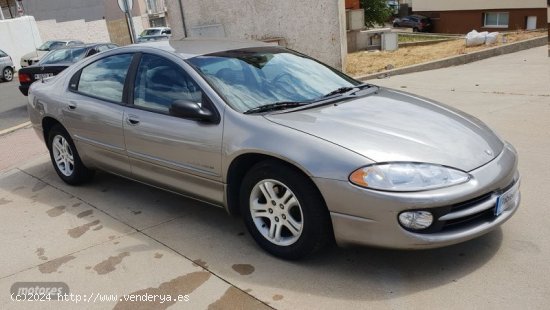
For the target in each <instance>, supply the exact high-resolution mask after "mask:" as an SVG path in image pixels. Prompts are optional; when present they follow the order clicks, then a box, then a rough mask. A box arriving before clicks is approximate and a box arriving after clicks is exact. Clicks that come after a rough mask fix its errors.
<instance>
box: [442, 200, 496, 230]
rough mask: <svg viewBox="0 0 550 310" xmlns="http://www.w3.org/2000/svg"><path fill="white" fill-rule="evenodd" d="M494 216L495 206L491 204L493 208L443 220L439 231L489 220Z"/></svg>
mask: <svg viewBox="0 0 550 310" xmlns="http://www.w3.org/2000/svg"><path fill="white" fill-rule="evenodd" d="M494 218H495V208H494V206H493V208H489V209H487V210H485V211H481V212H478V213H474V214H472V215H468V216H465V217H461V218H457V219H453V220H448V221H445V224H444V225H443V227H442V229H441V231H449V230H453V229H457V228H460V227H464V226H467V225H472V224H475V223H481V222H485V221H490V220H492V219H494Z"/></svg>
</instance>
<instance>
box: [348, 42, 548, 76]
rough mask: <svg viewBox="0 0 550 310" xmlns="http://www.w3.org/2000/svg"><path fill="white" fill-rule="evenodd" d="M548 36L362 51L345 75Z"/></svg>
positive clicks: (350, 58)
mask: <svg viewBox="0 0 550 310" xmlns="http://www.w3.org/2000/svg"><path fill="white" fill-rule="evenodd" d="M545 35H547V32H546V31H531V32H511V33H506V34H500V35H499V37H498V40H497V43H496V44H493V45H489V46H487V45H481V46H474V47H466V45H465V40H464V39H458V40H455V41H447V42H440V43H434V44H431V45H425V46H409V47H401V48H399V49H398V50H396V51H384V52H380V51H370V52H369V51H360V52H355V53H351V54H349V55H348V57H347V66H346V70H347V71H346V72H347V73H348V74H350V75H352V76H361V75H366V74H370V73H376V72H381V71H384V70H389V69H394V68H400V67H406V66H410V65H415V64H419V63H424V62H429V61H433V60H437V59H442V58H446V57H450V56H456V55H461V54H468V53H471V52H476V51H480V50H483V49H487V48H491V47H495V46H499V45H503V44H506V43H503V36H506V42H507V43H512V42H517V41H522V40H527V39H531V38H535V37H540V36H545Z"/></svg>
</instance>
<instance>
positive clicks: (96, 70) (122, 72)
mask: <svg viewBox="0 0 550 310" xmlns="http://www.w3.org/2000/svg"><path fill="white" fill-rule="evenodd" d="M131 62H132V54H121V55H114V56H109V57H105V58H102V59H100V60H98V61H96V62H94V63H92V64H90V65H88V66H87V67H84V68H83V69H82V70H81V73H80V79H79V82H78V85H75V86H76V90H77V91H78V92H80V93H82V94H85V95H89V96H92V97H97V98H100V99H105V100H108V101H112V102H117V103H120V102H122V94H123V92H124V82H125V81H126V75H127V74H128V68H129V67H130V63H131ZM71 84H72V83H71Z"/></svg>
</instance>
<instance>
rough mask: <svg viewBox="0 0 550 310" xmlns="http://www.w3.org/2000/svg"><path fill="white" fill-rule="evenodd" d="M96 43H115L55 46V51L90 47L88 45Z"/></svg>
mask: <svg viewBox="0 0 550 310" xmlns="http://www.w3.org/2000/svg"><path fill="white" fill-rule="evenodd" d="M97 45H116V44H115V43H85V44H74V45H67V46H62V47H60V48H56V49H55V51H57V50H66V49H71V48H90V47H94V46H97Z"/></svg>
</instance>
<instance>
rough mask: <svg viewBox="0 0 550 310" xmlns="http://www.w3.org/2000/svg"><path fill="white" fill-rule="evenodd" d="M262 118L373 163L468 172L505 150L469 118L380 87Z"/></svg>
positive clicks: (478, 123)
mask: <svg viewBox="0 0 550 310" xmlns="http://www.w3.org/2000/svg"><path fill="white" fill-rule="evenodd" d="M265 117H266V118H267V119H268V120H270V121H272V122H274V123H277V124H280V125H283V126H286V127H290V128H293V129H296V130H299V131H302V132H305V133H308V134H310V135H312V136H316V137H318V138H321V139H324V140H327V141H330V142H332V143H335V144H337V145H340V146H342V147H344V148H346V149H349V150H351V151H353V152H356V153H359V154H361V155H363V156H365V157H368V158H370V159H371V160H374V161H376V162H388V161H411V162H426V163H434V164H441V165H446V166H450V167H454V168H458V169H461V170H463V171H471V170H473V169H475V168H477V167H480V166H482V165H484V164H486V163H487V162H489V161H491V160H492V159H493V158H495V157H496V156H497V155H498V154H499V153H500V152H501V151H502V149H503V146H504V144H503V142H502V141H501V140H500V139H499V138H498V137H497V136H496V135H495V134H494V133H493V131H491V130H490V129H489V128H488V127H487V126H486V125H485V124H483V123H482V122H481V121H479V120H478V119H476V118H474V117H473V116H470V115H467V114H465V113H463V112H460V111H457V110H454V109H452V108H450V107H447V106H444V105H441V104H438V103H434V102H432V101H429V100H427V99H424V98H420V97H417V96H414V95H411V94H407V93H403V92H398V91H394V90H389V89H384V88H380V89H379V90H378V91H377V92H376V93H374V94H372V95H369V96H365V97H360V98H355V99H351V100H349V101H345V102H340V103H338V104H336V105H335V104H330V105H324V106H320V107H314V108H310V109H304V110H298V111H294V112H290V113H284V112H283V113H276V114H270V115H266V116H265Z"/></svg>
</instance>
